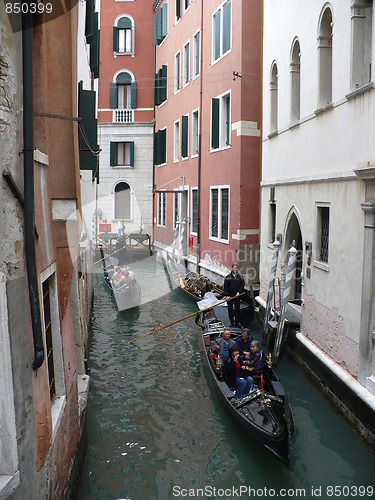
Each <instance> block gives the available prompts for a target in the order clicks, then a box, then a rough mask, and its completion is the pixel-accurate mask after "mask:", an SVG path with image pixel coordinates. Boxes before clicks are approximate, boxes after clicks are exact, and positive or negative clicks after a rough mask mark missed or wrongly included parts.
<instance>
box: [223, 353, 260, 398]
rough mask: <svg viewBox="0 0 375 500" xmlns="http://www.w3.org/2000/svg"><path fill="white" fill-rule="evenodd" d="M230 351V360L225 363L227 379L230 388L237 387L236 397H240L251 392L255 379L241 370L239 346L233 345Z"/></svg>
mask: <svg viewBox="0 0 375 500" xmlns="http://www.w3.org/2000/svg"><path fill="white" fill-rule="evenodd" d="M229 352H230V356H229V360H228V361H227V363H226V364H225V376H226V380H225V381H226V383H227V385H228V387H229V388H230V389H236V395H235V397H236V399H240V398H241V397H242V396H246V395H247V394H249V392H250V391H251V389H252V388H253V384H254V380H253V378H252V377H250V376H249V375H245V374H244V373H243V371H242V370H241V364H240V362H239V355H240V352H239V350H238V348H237V347H236V346H232V347H231V348H230V349H229ZM244 377H245V378H244Z"/></svg>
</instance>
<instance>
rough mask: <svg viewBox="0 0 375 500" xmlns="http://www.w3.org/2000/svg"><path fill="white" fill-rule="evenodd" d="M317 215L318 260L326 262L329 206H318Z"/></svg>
mask: <svg viewBox="0 0 375 500" xmlns="http://www.w3.org/2000/svg"><path fill="white" fill-rule="evenodd" d="M317 216H318V220H317V227H318V249H319V260H320V262H325V263H327V264H328V250H329V248H328V247H329V207H327V206H325V207H318V214H317Z"/></svg>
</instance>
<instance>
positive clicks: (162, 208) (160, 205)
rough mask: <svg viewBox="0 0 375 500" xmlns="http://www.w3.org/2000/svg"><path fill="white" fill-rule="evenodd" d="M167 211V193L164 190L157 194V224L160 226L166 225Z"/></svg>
mask: <svg viewBox="0 0 375 500" xmlns="http://www.w3.org/2000/svg"><path fill="white" fill-rule="evenodd" d="M162 195H163V196H162ZM159 212H160V213H159ZM166 213H167V193H166V192H164V191H161V192H160V191H159V192H158V196H157V212H156V225H157V226H158V227H164V228H165V227H166V219H167V217H166Z"/></svg>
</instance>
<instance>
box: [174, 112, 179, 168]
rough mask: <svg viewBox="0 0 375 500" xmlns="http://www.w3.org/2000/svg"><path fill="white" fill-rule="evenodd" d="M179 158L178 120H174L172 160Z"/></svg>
mask: <svg viewBox="0 0 375 500" xmlns="http://www.w3.org/2000/svg"><path fill="white" fill-rule="evenodd" d="M179 159H180V120H177V121H176V122H174V148H173V161H178V160H179Z"/></svg>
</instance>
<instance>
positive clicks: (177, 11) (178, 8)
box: [176, 0, 181, 19]
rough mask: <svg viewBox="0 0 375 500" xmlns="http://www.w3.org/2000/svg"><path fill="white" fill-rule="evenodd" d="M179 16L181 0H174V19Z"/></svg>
mask: <svg viewBox="0 0 375 500" xmlns="http://www.w3.org/2000/svg"><path fill="white" fill-rule="evenodd" d="M180 17H181V0H176V19H180Z"/></svg>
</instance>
